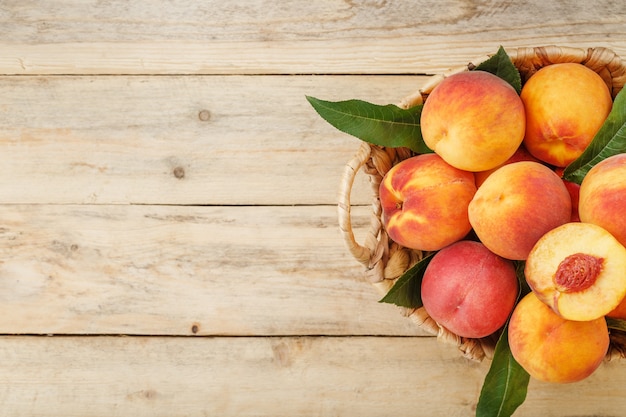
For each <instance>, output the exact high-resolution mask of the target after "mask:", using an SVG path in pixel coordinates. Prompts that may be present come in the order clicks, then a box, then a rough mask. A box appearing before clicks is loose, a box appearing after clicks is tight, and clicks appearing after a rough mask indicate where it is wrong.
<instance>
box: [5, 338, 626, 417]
mask: <svg viewBox="0 0 626 417" xmlns="http://www.w3.org/2000/svg"><path fill="white" fill-rule="evenodd" d="M0 355H1V356H2V358H3V359H2V361H1V362H0V403H2V410H3V413H5V415H10V416H15V417H25V416H28V417H42V416H46V417H57V416H58V417H61V416H62V417H96V416H104V415H106V416H112V417H113V416H129V415H132V416H136V417H142V416H150V417H160V416H163V417H183V416H185V417H195V416H222V417H228V416H237V417H242V416H256V417H263V416H268V417H269V416H272V417H280V416H285V417H287V416H289V417H291V416H303V417H304V416H329V415H336V416H344V415H358V416H363V417H368V416H383V415H384V416H387V415H401V416H407V417H410V416H423V415H425V413H426V414H427V415H436V416H471V415H474V409H475V407H476V402H477V399H478V395H479V392H480V387H481V384H482V381H483V379H484V375H485V373H486V370H487V364H486V363H482V364H476V363H472V362H468V361H466V360H463V359H459V358H458V356H457V355H456V352H454V351H452V350H450V349H447V348H445V347H444V346H442V345H440V344H437V343H436V342H435V340H433V339H432V338H415V337H409V338H405V337H400V338H398V337H376V338H372V337H365V338H364V337H340V338H333V337H296V338H291V337H275V338H258V337H254V338H248V337H237V338H230V337H219V338H193V337H192V338H144V337H132V338H129V337H106V336H104V337H49V338H46V337H11V336H9V337H2V338H0ZM622 367H623V364H617V363H605V364H603V365H602V366H601V367H600V369H599V370H598V371H596V373H595V374H594V375H592V376H591V377H590V378H589V379H587V380H585V382H582V383H579V384H569V385H559V384H543V383H537V382H535V381H532V382H531V384H530V388H531V389H530V392H529V395H528V400H527V402H526V403H525V404H523V405H522V406H521V407H520V408H519V409H518V412H517V413H516V414H515V416H516V417H531V416H532V417H536V416H538V415H541V416H573V415H576V416H599V415H603V416H609V415H614V416H618V415H622V412H623V409H624V407H625V406H626V400H625V399H624V398H626V389H625V388H624V386H626V374H625V373H624V372H622V369H621V368H622Z"/></svg>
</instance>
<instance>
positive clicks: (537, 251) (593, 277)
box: [524, 222, 626, 321]
mask: <svg viewBox="0 0 626 417" xmlns="http://www.w3.org/2000/svg"><path fill="white" fill-rule="evenodd" d="M524 273H525V275H526V280H527V281H528V285H529V286H530V288H531V289H532V290H533V292H534V293H535V294H536V295H537V297H538V298H539V299H540V300H541V301H543V302H544V303H546V304H547V305H548V306H550V307H551V308H552V310H554V312H555V313H557V314H558V315H560V316H561V317H564V318H566V319H569V320H580V321H586V320H594V319H597V318H599V317H602V316H604V315H606V314H607V313H609V312H610V311H611V310H613V309H614V308H615V307H617V305H618V304H619V303H620V301H621V300H622V299H623V298H624V296H625V295H626V248H624V246H622V244H621V243H619V242H618V241H617V239H615V238H614V237H613V236H612V235H611V234H610V233H609V232H607V231H606V230H605V229H603V228H602V227H600V226H596V225H594V224H591V223H578V222H576V223H566V224H564V225H562V226H559V227H557V228H555V229H553V230H551V231H549V232H548V233H546V234H545V235H544V236H543V237H542V238H541V239H539V241H538V242H537V244H536V245H535V246H534V247H533V249H532V250H531V251H530V254H529V255H528V258H527V259H526V266H525V270H524Z"/></svg>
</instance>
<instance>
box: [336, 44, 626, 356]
mask: <svg viewBox="0 0 626 417" xmlns="http://www.w3.org/2000/svg"><path fill="white" fill-rule="evenodd" d="M505 50H506V52H507V54H508V55H509V57H510V58H511V60H512V62H513V64H514V65H515V66H516V67H517V69H518V70H519V71H520V75H521V77H522V82H525V81H526V80H527V79H528V78H530V77H531V76H532V75H533V74H534V73H535V72H536V71H538V70H539V69H540V68H542V67H544V66H547V65H551V64H556V63H564V62H576V63H580V64H583V65H585V66H587V67H589V68H591V69H592V70H594V71H595V72H596V73H598V74H599V75H600V76H601V77H602V79H603V80H604V82H605V83H606V84H607V87H608V88H609V90H610V91H611V94H612V96H613V97H615V96H616V95H617V93H619V92H620V91H621V90H622V88H623V87H624V84H625V83H626V62H624V61H622V59H621V58H620V57H619V56H618V55H617V54H616V53H615V52H613V51H612V50H611V49H609V48H605V47H596V48H585V49H583V48H573V47H559V46H556V45H548V46H539V47H522V48H515V49H507V48H505ZM490 57H491V55H484V56H481V57H479V58H477V59H475V60H472V61H470V62H468V63H467V64H465V65H461V66H458V67H455V68H450V69H448V70H447V71H444V72H443V73H440V74H435V75H432V76H431V77H430V79H429V80H428V81H427V82H426V84H424V85H422V87H421V88H420V89H419V90H417V91H415V92H414V93H412V94H409V95H407V96H406V97H404V98H403V99H402V100H401V101H400V102H399V104H398V105H399V106H400V107H402V108H405V109H406V108H410V107H413V106H416V105H419V104H423V103H424V102H425V100H427V98H428V95H429V93H430V92H431V91H432V90H433V89H434V88H435V87H436V86H437V85H438V84H439V83H440V82H441V81H442V80H443V79H445V78H446V77H449V76H450V75H453V74H456V73H459V72H463V71H468V70H471V69H474V68H475V67H477V66H478V65H479V64H480V63H481V62H483V61H485V60H487V59H489V58H490ZM413 155H414V154H413V153H412V152H411V151H410V150H408V149H406V148H384V147H381V146H378V145H373V144H369V143H366V142H363V143H362V144H361V146H360V147H359V148H358V150H357V152H356V153H355V155H354V156H353V158H352V159H351V160H350V161H349V162H348V163H347V164H346V166H345V169H344V174H343V177H342V178H341V182H340V188H339V198H338V219H339V227H340V231H341V233H342V236H343V239H344V242H345V245H346V247H347V248H348V250H349V251H350V253H351V255H352V256H353V257H354V258H355V259H356V260H357V261H358V262H359V263H361V264H362V265H363V266H365V276H366V277H367V279H368V281H369V282H370V283H371V284H372V285H373V286H374V287H376V288H377V290H378V291H379V293H381V294H383V295H384V294H386V293H387V292H388V291H389V289H390V288H391V287H392V286H393V284H394V283H395V281H396V280H397V279H398V278H399V277H400V276H401V275H402V274H403V273H404V272H405V271H406V270H407V269H409V268H410V267H411V266H412V265H413V264H415V263H416V262H418V261H419V260H420V259H421V258H422V257H423V255H424V253H422V252H421V251H415V250H410V249H407V248H403V247H401V246H400V245H398V244H397V243H395V242H393V241H392V240H391V239H390V238H389V237H388V236H387V234H386V232H385V230H384V227H383V224H382V220H381V216H382V209H381V205H380V201H379V199H378V188H379V185H380V182H381V180H382V177H383V176H384V174H385V173H386V172H387V171H389V169H391V167H392V166H393V165H395V164H396V163H398V162H400V161H401V160H404V159H406V158H408V157H410V156H413ZM359 172H364V173H365V174H366V175H367V176H368V177H369V182H370V186H371V191H372V196H373V198H372V205H371V208H372V211H371V214H370V226H369V229H368V231H367V234H366V236H365V238H364V242H363V243H362V244H361V243H359V242H357V241H356V239H355V236H354V233H353V231H352V222H351V212H350V193H351V190H352V186H353V184H354V179H355V177H356V175H357V174H358V173H359ZM401 310H402V312H403V314H404V315H405V316H408V317H409V318H410V319H411V320H412V321H413V322H414V323H415V324H417V326H418V327H420V328H421V329H422V330H424V331H426V332H427V333H429V334H431V335H433V336H437V339H438V340H439V341H440V342H443V343H444V344H451V345H454V346H456V347H457V348H458V349H459V351H460V352H461V354H462V355H463V356H464V357H466V358H468V359H471V360H475V361H481V360H483V359H484V358H491V357H492V355H493V350H494V348H495V344H496V342H497V334H494V335H491V336H489V337H486V338H483V339H471V338H465V337H461V336H458V335H456V334H454V333H452V332H451V331H449V330H447V329H446V328H444V327H443V326H440V325H439V324H438V323H436V322H435V321H434V320H433V319H432V318H431V317H430V316H429V315H428V313H427V312H426V311H425V310H424V308H423V307H421V308H418V309H406V308H401ZM606 358H607V360H611V359H617V358H626V335H621V334H611V344H610V347H609V351H608V353H607V356H606Z"/></svg>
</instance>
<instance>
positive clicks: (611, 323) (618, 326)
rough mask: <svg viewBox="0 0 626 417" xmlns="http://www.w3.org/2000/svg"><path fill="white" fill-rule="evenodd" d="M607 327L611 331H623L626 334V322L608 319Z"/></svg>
mask: <svg viewBox="0 0 626 417" xmlns="http://www.w3.org/2000/svg"><path fill="white" fill-rule="evenodd" d="M606 325H607V327H608V328H609V329H613V330H621V331H623V332H626V320H622V319H614V318H613V317H606Z"/></svg>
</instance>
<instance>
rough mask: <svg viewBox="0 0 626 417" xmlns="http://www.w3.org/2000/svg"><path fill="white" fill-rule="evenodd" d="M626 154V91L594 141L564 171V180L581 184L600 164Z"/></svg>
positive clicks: (614, 104) (622, 92)
mask: <svg viewBox="0 0 626 417" xmlns="http://www.w3.org/2000/svg"><path fill="white" fill-rule="evenodd" d="M624 152H626V91H625V89H623V90H621V91H620V92H619V93H618V94H617V96H616V97H615V101H614V102H613V108H612V109H611V112H610V113H609V115H608V117H607V118H606V120H605V121H604V124H603V125H602V127H601V128H600V130H599V131H598V133H596V135H595V137H594V138H593V141H591V143H590V144H589V146H587V149H585V151H584V152H583V153H582V155H580V156H579V157H578V158H577V159H576V160H574V161H573V162H572V163H571V164H569V165H568V166H567V167H566V168H565V170H564V171H563V178H564V179H565V180H567V181H571V182H575V183H577V184H580V183H581V182H582V181H583V178H585V175H587V172H589V170H590V169H591V168H593V167H594V166H595V165H596V164H597V163H598V162H600V161H602V160H604V159H606V158H608V157H610V156H613V155H616V154H618V153H624Z"/></svg>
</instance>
